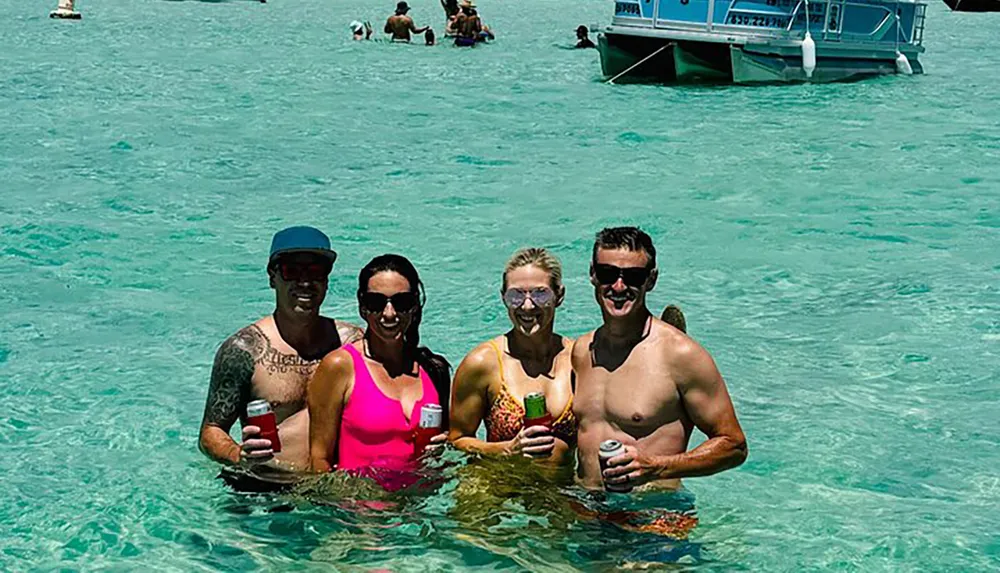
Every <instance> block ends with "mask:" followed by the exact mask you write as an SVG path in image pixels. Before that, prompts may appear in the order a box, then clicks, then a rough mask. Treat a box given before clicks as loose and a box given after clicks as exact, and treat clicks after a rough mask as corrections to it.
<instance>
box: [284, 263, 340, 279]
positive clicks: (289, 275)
mask: <svg viewBox="0 0 1000 573" xmlns="http://www.w3.org/2000/svg"><path fill="white" fill-rule="evenodd" d="M277 266H278V274H280V275H281V279H282V280H284V281H285V282H299V281H309V282H323V281H326V280H327V278H328V277H329V276H330V271H331V270H332V269H333V265H331V264H330V263H320V262H316V263H293V262H279V263H278V265H277Z"/></svg>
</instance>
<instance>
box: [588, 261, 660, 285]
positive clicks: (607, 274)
mask: <svg viewBox="0 0 1000 573" xmlns="http://www.w3.org/2000/svg"><path fill="white" fill-rule="evenodd" d="M652 272H653V269H650V268H647V267H616V266H615V265H602V264H595V265H594V276H595V277H597V282H599V283H600V284H602V285H613V284H615V283H616V282H618V278H619V277H621V279H622V282H623V283H625V286H630V287H632V288H641V287H642V285H644V284H646V281H647V280H649V275H650V273H652Z"/></svg>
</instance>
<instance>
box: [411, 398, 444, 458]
mask: <svg viewBox="0 0 1000 573" xmlns="http://www.w3.org/2000/svg"><path fill="white" fill-rule="evenodd" d="M442 416H443V414H442V411H441V406H439V405H437V404H424V405H423V407H422V408H420V425H419V426H417V429H416V430H415V431H414V435H413V455H414V456H417V457H420V455H421V454H423V453H424V450H426V449H427V446H428V445H429V444H430V443H431V438H433V437H434V436H436V435H438V434H440V433H441V419H442Z"/></svg>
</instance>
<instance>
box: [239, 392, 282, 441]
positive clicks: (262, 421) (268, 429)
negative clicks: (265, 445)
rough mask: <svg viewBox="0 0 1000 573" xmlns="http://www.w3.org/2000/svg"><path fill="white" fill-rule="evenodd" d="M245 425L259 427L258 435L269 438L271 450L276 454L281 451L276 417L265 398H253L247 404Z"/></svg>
mask: <svg viewBox="0 0 1000 573" xmlns="http://www.w3.org/2000/svg"><path fill="white" fill-rule="evenodd" d="M247 425H248V426H257V427H258V428H260V437H261V438H262V439H265V440H271V451H273V452H274V453H276V454H277V453H280V452H281V440H280V439H278V423H277V418H275V416H274V411H273V410H271V404H269V403H268V401H267V400H254V401H253V402H250V403H249V404H247Z"/></svg>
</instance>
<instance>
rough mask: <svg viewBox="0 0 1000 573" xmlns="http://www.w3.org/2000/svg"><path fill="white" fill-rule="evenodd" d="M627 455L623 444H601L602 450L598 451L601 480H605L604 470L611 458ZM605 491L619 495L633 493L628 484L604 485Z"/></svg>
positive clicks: (612, 442)
mask: <svg viewBox="0 0 1000 573" xmlns="http://www.w3.org/2000/svg"><path fill="white" fill-rule="evenodd" d="M624 453H625V444H622V443H621V442H619V441H618V440H604V441H603V442H601V446H600V449H599V450H598V454H597V455H598V459H599V460H600V464H601V479H602V480H603V479H604V470H605V468H607V467H608V460H610V459H611V458H615V457H618V456H620V455H622V454H624ZM604 489H606V490H608V491H615V492H619V493H628V492H630V491H632V486H630V485H628V484H617V483H616V484H609V483H605V484H604Z"/></svg>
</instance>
